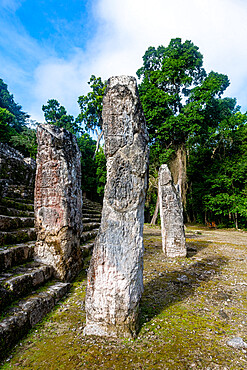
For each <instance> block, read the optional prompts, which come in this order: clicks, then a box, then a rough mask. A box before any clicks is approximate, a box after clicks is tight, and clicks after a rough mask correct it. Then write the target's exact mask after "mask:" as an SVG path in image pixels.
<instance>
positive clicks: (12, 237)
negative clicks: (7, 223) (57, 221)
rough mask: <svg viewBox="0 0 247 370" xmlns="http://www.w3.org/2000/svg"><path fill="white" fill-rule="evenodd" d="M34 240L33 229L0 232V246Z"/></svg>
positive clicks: (34, 233)
mask: <svg viewBox="0 0 247 370" xmlns="http://www.w3.org/2000/svg"><path fill="white" fill-rule="evenodd" d="M33 240H36V232H35V229H34V228H28V229H17V230H14V231H0V245H11V244H19V243H25V242H28V241H33Z"/></svg>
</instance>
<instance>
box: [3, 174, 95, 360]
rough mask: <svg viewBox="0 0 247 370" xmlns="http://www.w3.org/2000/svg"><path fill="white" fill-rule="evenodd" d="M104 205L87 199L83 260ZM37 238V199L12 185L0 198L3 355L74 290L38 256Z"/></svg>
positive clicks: (84, 205)
mask: <svg viewBox="0 0 247 370" xmlns="http://www.w3.org/2000/svg"><path fill="white" fill-rule="evenodd" d="M0 181H1V180H0ZM31 193H32V192H31ZM101 208H102V207H101V205H100V204H98V203H94V202H92V201H89V200H87V199H83V232H82V235H81V250H82V255H83V259H85V258H86V257H88V256H89V255H90V254H91V253H92V249H93V244H94V238H95V237H96V235H97V232H98V229H99V226H100V218H101ZM35 239H36V234H35V229H34V212H33V198H32V196H30V193H29V192H27V194H24V193H22V196H20V194H19V193H18V192H15V191H14V189H13V187H12V188H11V189H8V191H7V192H6V191H5V194H4V197H2V198H0V360H1V359H3V358H4V357H5V356H6V354H7V352H8V351H9V350H10V349H11V348H12V347H13V345H14V344H15V343H17V342H18V341H19V340H20V338H21V337H22V336H23V335H25V334H26V333H27V332H28V331H29V330H30V329H31V328H32V327H33V326H34V325H35V324H36V323H38V322H39V321H40V320H42V318H43V317H44V316H45V315H46V314H47V313H48V312H50V311H51V309H52V308H53V307H54V306H55V305H56V304H57V302H58V301H59V300H60V299H61V298H62V297H63V296H64V295H65V294H66V293H67V292H68V291H69V289H70V283H63V282H59V281H56V280H55V279H54V278H53V274H52V268H51V267H50V266H46V265H42V264H40V263H37V262H35V261H34V258H33V257H34V245H35Z"/></svg>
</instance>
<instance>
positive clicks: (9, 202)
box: [0, 198, 34, 212]
mask: <svg viewBox="0 0 247 370" xmlns="http://www.w3.org/2000/svg"><path fill="white" fill-rule="evenodd" d="M0 205H2V206H5V207H9V208H15V209H18V210H21V211H32V212H33V210H34V206H33V204H31V203H30V204H28V203H23V202H18V201H16V199H15V200H13V199H8V198H1V199H0Z"/></svg>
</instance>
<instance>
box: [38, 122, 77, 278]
mask: <svg viewBox="0 0 247 370" xmlns="http://www.w3.org/2000/svg"><path fill="white" fill-rule="evenodd" d="M37 141H38V153H37V170H36V181H35V197H34V211H35V227H36V231H37V242H36V246H35V259H36V260H37V261H39V262H42V263H45V264H47V265H49V266H52V267H53V270H54V276H55V277H57V278H58V279H60V280H63V281H70V280H72V279H73V278H74V277H75V276H76V275H77V274H78V272H79V271H80V269H81V265H82V256H81V250H80V234H81V231H82V192H81V162H80V159H81V154H80V151H79V148H78V145H77V142H76V137H75V136H74V135H72V134H71V133H70V132H68V131H66V130H65V129H63V128H59V127H57V126H52V125H50V124H42V125H39V126H38V129H37Z"/></svg>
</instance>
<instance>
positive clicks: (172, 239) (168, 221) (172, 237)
mask: <svg viewBox="0 0 247 370" xmlns="http://www.w3.org/2000/svg"><path fill="white" fill-rule="evenodd" d="M158 186H159V199H160V218H161V234H162V248H163V252H164V253H165V255H166V257H185V256H186V253H187V251H186V245H185V233H184V223H183V205H182V201H181V198H180V195H179V191H178V190H177V189H176V187H175V186H174V184H173V180H172V176H171V172H170V170H169V168H168V166H167V164H163V165H162V166H161V167H160V170H159V185H158Z"/></svg>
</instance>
